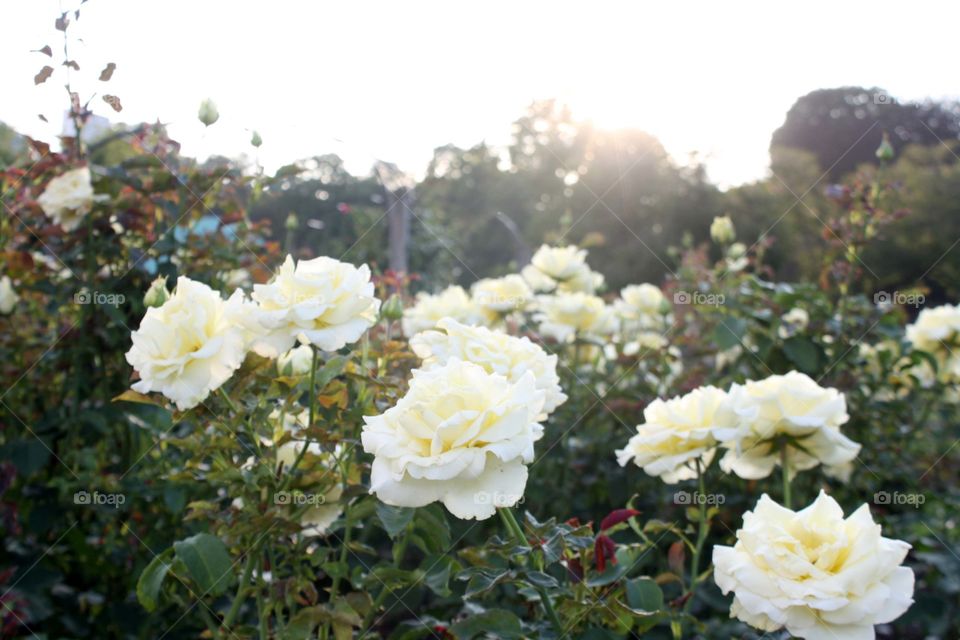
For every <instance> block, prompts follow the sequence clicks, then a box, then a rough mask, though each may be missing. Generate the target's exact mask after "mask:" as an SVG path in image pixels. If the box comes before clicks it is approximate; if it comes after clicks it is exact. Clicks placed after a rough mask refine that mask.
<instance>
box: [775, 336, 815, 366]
mask: <svg viewBox="0 0 960 640" xmlns="http://www.w3.org/2000/svg"><path fill="white" fill-rule="evenodd" d="M783 352H784V353H785V354H786V356H787V358H788V359H789V360H790V362H792V363H793V364H795V365H797V368H798V369H799V370H800V371H803V372H804V373H815V372H816V370H817V363H818V362H819V360H820V350H819V349H817V346H816V345H815V344H813V342H811V341H810V340H808V339H807V338H803V337H800V336H796V337H793V338H790V339H789V340H786V341H784V343H783Z"/></svg>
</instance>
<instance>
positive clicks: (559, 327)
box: [534, 293, 618, 342]
mask: <svg viewBox="0 0 960 640" xmlns="http://www.w3.org/2000/svg"><path fill="white" fill-rule="evenodd" d="M534 319H535V320H536V321H537V322H538V323H539V325H540V332H541V333H542V334H544V335H545V336H549V337H551V338H553V339H555V340H557V341H559V342H570V341H572V340H573V339H574V338H575V337H576V336H577V335H581V336H589V337H602V336H609V335H610V334H612V333H614V332H615V331H616V330H617V326H618V325H617V317H616V315H615V314H614V313H613V310H612V309H611V308H610V307H608V306H607V305H606V304H605V303H604V301H603V300H602V299H601V298H598V297H597V296H592V295H590V294H587V293H559V294H557V295H555V296H541V297H540V298H539V299H538V301H537V313H536V314H535V316H534Z"/></svg>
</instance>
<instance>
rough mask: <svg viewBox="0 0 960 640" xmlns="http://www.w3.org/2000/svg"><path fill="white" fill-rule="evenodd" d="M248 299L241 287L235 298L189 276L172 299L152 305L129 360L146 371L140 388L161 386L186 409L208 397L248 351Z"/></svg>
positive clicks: (137, 388) (135, 334) (137, 386)
mask: <svg viewBox="0 0 960 640" xmlns="http://www.w3.org/2000/svg"><path fill="white" fill-rule="evenodd" d="M247 314H248V303H247V302H246V300H245V299H244V296H243V293H242V292H241V291H239V290H237V291H236V292H235V293H234V294H233V296H231V298H230V300H227V301H225V300H223V299H222V298H221V297H220V294H219V293H217V292H216V291H214V290H213V289H211V288H210V287H208V286H207V285H205V284H203V283H200V282H196V281H194V280H191V279H190V278H187V277H185V276H180V278H179V279H178V280H177V287H176V289H175V290H174V292H173V294H172V295H171V296H170V299H169V300H167V301H166V302H165V303H164V304H163V305H161V306H159V307H151V308H149V309H147V313H146V315H144V317H143V320H142V321H141V322H140V328H139V329H137V330H136V331H134V332H133V335H132V336H131V339H132V341H133V346H132V347H131V348H130V351H128V352H127V354H126V357H127V362H129V363H130V365H131V366H132V367H133V368H134V369H136V370H137V372H138V373H139V374H140V381H139V382H137V383H135V384H134V385H133V389H134V390H135V391H139V392H140V393H149V392H151V391H159V392H160V393H162V394H163V395H165V396H166V397H167V398H169V399H170V400H172V401H173V402H175V403H176V404H177V408H179V409H180V410H181V411H183V410H185V409H189V408H191V407H194V406H196V405H197V404H199V403H201V402H203V400H205V399H206V397H207V396H208V395H210V393H211V392H212V391H215V390H216V389H218V388H219V387H220V385H222V384H223V383H224V382H226V381H227V379H229V378H230V376H231V375H233V372H234V371H236V370H237V369H238V368H239V367H240V365H241V364H242V363H243V359H244V357H245V356H246V352H247V337H246V334H245V332H244V330H243V328H242V326H241V319H242V318H243V317H244V316H246V315H247Z"/></svg>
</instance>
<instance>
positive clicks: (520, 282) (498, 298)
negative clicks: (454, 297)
mask: <svg viewBox="0 0 960 640" xmlns="http://www.w3.org/2000/svg"><path fill="white" fill-rule="evenodd" d="M470 291H471V293H472V294H473V300H474V302H476V303H477V304H478V305H480V307H482V308H483V309H485V310H487V311H490V312H492V313H494V314H503V313H508V312H510V311H515V310H519V309H523V308H524V307H525V306H527V303H528V302H530V301H531V300H532V299H533V291H531V290H530V287H529V285H527V283H526V281H525V280H524V279H523V278H521V277H520V276H518V275H516V274H512V275H509V276H504V277H503V278H484V279H483V280H478V281H477V282H475V283H474V284H473V286H472V287H471V288H470Z"/></svg>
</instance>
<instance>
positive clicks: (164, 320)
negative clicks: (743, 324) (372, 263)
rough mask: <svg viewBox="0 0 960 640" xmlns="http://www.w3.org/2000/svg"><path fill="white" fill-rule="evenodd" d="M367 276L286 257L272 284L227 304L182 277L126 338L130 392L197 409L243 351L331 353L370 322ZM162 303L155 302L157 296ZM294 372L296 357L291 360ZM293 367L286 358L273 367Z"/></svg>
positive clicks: (373, 314) (372, 304) (237, 294)
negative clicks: (133, 376) (133, 375)
mask: <svg viewBox="0 0 960 640" xmlns="http://www.w3.org/2000/svg"><path fill="white" fill-rule="evenodd" d="M373 293H374V292H373V283H372V282H371V281H370V270H369V268H368V267H367V266H366V265H364V266H362V267H360V268H357V267H354V266H353V265H349V264H346V263H343V262H339V261H337V260H333V259H331V258H325V257H324V258H316V259H314V260H306V261H300V262H299V263H297V264H295V263H294V260H293V258H292V257H290V256H288V257H287V260H286V262H285V263H284V264H283V266H282V267H281V269H280V272H279V273H278V274H276V276H275V277H274V279H273V281H272V282H270V283H269V284H265V285H254V292H253V301H252V302H251V301H250V300H248V299H247V297H246V294H245V293H244V292H243V291H242V290H240V289H237V290H236V291H234V293H233V294H232V295H231V296H230V298H229V299H228V300H224V299H223V298H222V297H221V296H220V294H219V293H217V292H216V291H214V290H213V289H211V288H210V287H208V286H207V285H205V284H202V283H199V282H195V281H193V280H191V279H190V278H187V277H186V276H181V277H180V278H179V280H178V281H177V286H176V289H175V290H174V292H173V294H172V295H170V296H169V298H168V299H166V300H165V301H164V302H163V303H162V304H160V305H159V306H155V307H150V308H148V309H147V313H146V315H145V316H144V318H143V320H142V322H141V324H140V328H139V329H138V330H136V331H134V332H133V335H132V336H131V339H132V341H133V346H132V348H131V349H130V351H129V352H128V353H127V362H129V363H130V365H131V366H133V368H134V369H136V371H137V372H138V373H139V374H140V380H139V381H138V382H136V383H135V384H134V385H133V388H134V390H135V391H139V392H141V393H148V392H150V391H159V392H160V393H162V394H163V395H165V396H166V397H167V398H169V399H170V400H172V401H173V402H174V403H176V405H177V408H179V409H180V410H186V409H190V408H192V407H194V406H196V405H198V404H200V403H201V402H203V401H204V400H205V399H206V398H207V396H208V395H210V393H211V392H213V391H215V390H217V389H218V388H219V387H220V386H221V385H222V384H223V383H224V382H226V381H227V380H228V379H229V378H230V376H231V375H233V372H234V371H236V370H237V369H238V368H239V367H240V365H241V364H242V363H243V360H244V358H245V357H246V354H247V352H248V351H250V350H254V351H256V352H257V353H259V354H261V355H265V356H270V357H277V356H281V355H282V354H284V352H286V351H288V350H289V349H290V348H291V347H293V346H294V345H295V344H296V343H298V342H299V343H300V344H301V345H313V346H314V347H316V348H319V349H323V350H327V351H335V350H337V349H340V348H342V347H344V346H346V345H347V344H350V343H353V342H356V341H357V340H359V339H360V337H361V336H362V335H363V333H364V332H365V331H366V330H367V329H368V328H370V327H371V326H372V325H373V324H374V322H376V319H377V312H378V310H379V308H380V301H379V300H378V299H377V298H376V297H374V295H373ZM161 297H162V296H161ZM295 355H296V356H297V358H298V360H299V363H298V365H297V367H298V369H299V370H302V368H303V358H304V357H305V354H304V352H299V353H297V354H295ZM279 366H280V367H281V368H283V367H286V366H291V368H292V366H293V364H292V362H290V357H286V356H285V359H284V361H283V362H282V363H280V365H279Z"/></svg>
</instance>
